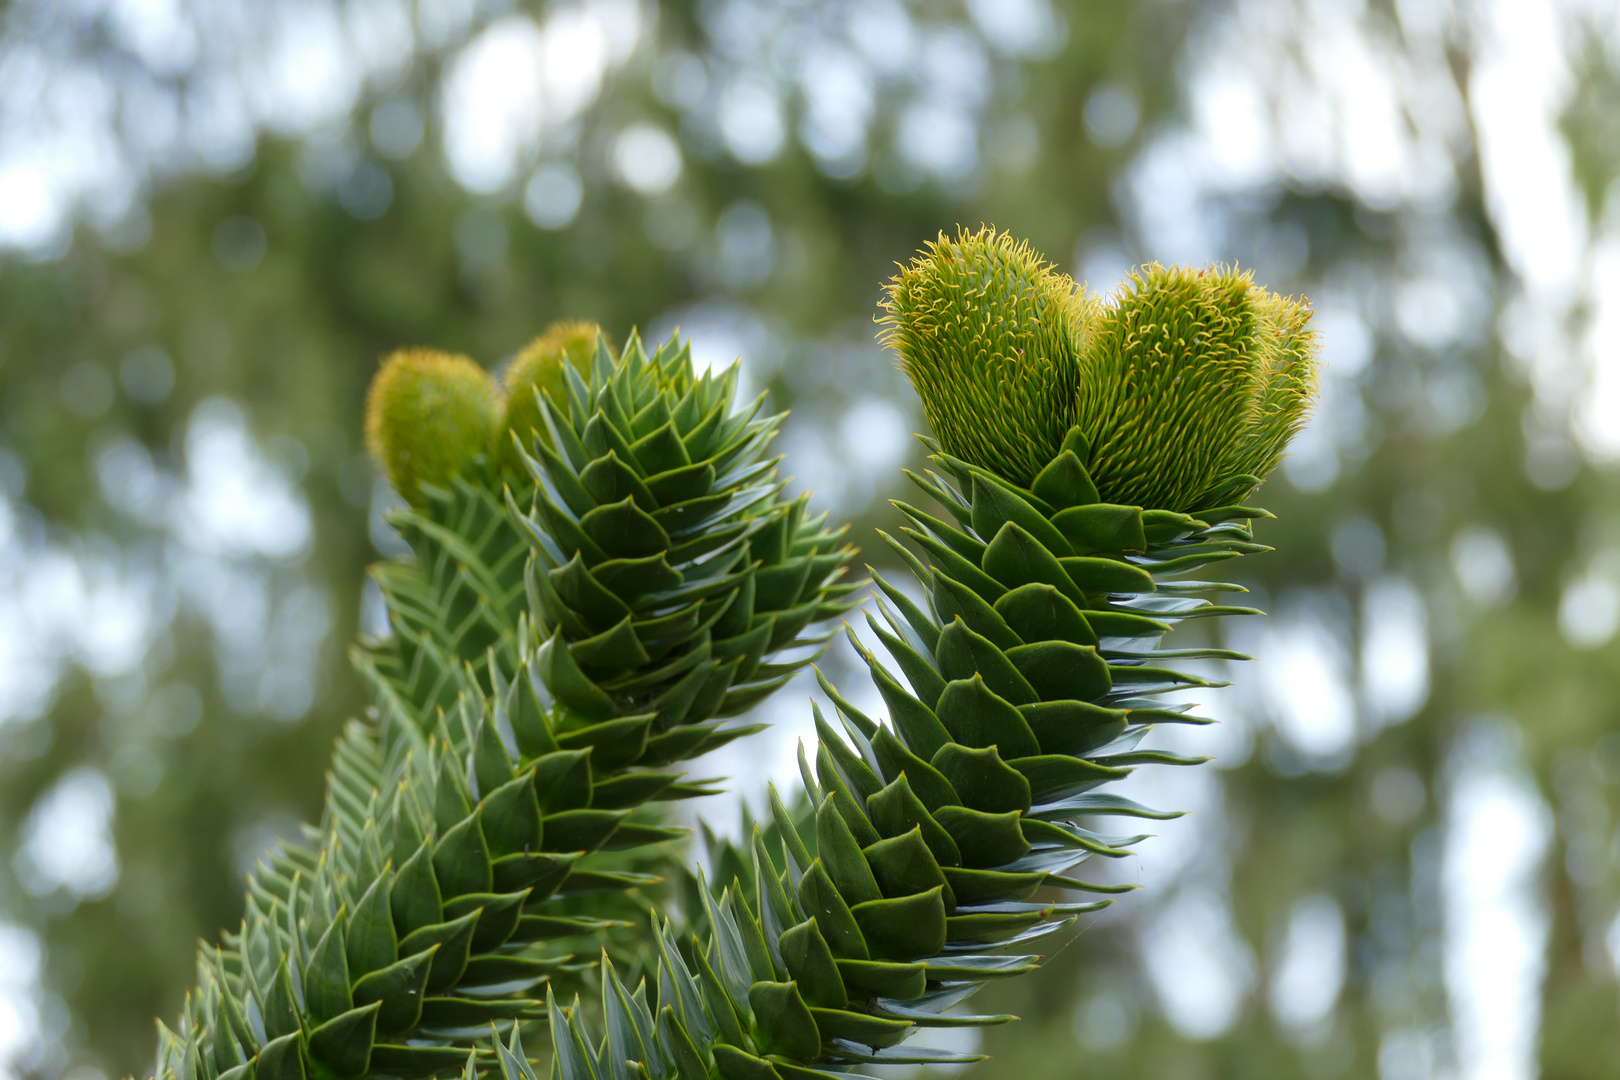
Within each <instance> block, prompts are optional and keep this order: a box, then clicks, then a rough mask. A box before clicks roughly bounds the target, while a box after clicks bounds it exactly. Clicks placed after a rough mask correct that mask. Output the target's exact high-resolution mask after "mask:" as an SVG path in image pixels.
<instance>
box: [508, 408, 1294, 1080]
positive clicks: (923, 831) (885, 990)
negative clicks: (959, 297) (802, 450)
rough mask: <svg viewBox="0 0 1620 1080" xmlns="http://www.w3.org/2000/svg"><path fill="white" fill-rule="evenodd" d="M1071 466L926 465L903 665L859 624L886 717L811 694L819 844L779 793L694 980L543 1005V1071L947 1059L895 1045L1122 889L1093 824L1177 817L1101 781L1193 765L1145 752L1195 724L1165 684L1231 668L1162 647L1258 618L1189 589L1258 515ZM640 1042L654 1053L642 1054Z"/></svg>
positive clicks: (787, 1074) (1107, 845) (587, 1075)
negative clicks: (1226, 619) (1190, 507)
mask: <svg viewBox="0 0 1620 1080" xmlns="http://www.w3.org/2000/svg"><path fill="white" fill-rule="evenodd" d="M935 449H936V450H937V447H935ZM1087 456H1088V454H1087V448H1086V446H1085V442H1084V439H1083V438H1082V437H1081V436H1080V433H1079V432H1078V431H1073V432H1071V433H1070V435H1069V437H1068V439H1066V441H1065V443H1064V444H1063V448H1062V450H1061V452H1060V453H1059V455H1058V456H1057V458H1056V459H1055V460H1054V461H1052V462H1051V463H1050V464H1049V465H1048V466H1047V467H1046V468H1045V469H1043V470H1042V471H1041V472H1040V474H1039V475H1038V476H1037V477H1036V479H1035V481H1034V483H1033V484H1032V486H1031V488H1029V489H1023V488H1018V487H1015V486H1013V485H1010V484H1008V483H1007V482H1006V481H1004V480H1001V479H1000V478H998V477H995V476H993V475H991V474H989V473H987V472H985V471H983V470H980V469H977V468H975V467H973V466H971V465H968V464H966V463H964V462H962V461H960V460H957V459H955V458H951V457H949V456H947V455H943V454H936V456H935V459H934V460H935V462H936V463H937V465H938V467H939V469H940V470H941V473H942V474H943V475H941V474H936V473H933V472H929V473H927V474H926V475H923V476H915V477H913V479H915V480H916V481H917V482H918V484H919V485H921V486H922V487H923V489H924V490H925V491H927V492H928V493H929V494H930V495H932V496H933V497H934V498H935V499H936V500H937V501H938V502H939V503H941V504H942V505H943V506H944V507H945V508H946V512H947V514H948V515H949V516H950V518H951V519H952V520H950V521H946V520H941V519H939V518H935V517H933V516H932V515H930V514H928V513H926V512H924V511H922V510H920V509H917V508H916V507H912V506H908V505H904V504H902V505H901V509H902V510H903V511H904V512H905V513H906V514H907V516H908V517H910V519H911V520H912V522H913V524H914V525H915V528H913V529H908V530H907V532H908V535H909V536H910V537H911V539H912V540H914V541H915V543H916V545H917V547H918V549H920V551H921V552H922V555H921V556H920V557H919V556H918V555H917V554H915V553H914V552H913V551H912V550H911V549H910V548H907V547H904V546H902V545H899V544H896V548H897V550H899V551H900V552H901V554H902V556H903V557H904V558H905V559H906V561H907V562H908V564H909V565H910V567H911V569H912V571H913V573H914V575H915V576H916V578H917V581H918V583H919V585H920V586H921V589H922V593H923V595H924V598H925V599H924V601H923V603H918V602H917V600H915V599H913V597H914V596H915V594H914V593H912V594H908V593H907V592H905V591H902V590H900V589H898V588H896V587H894V586H893V585H891V584H890V583H889V582H887V581H884V580H883V579H882V578H881V577H878V578H877V581H878V586H879V588H880V590H881V592H882V593H883V597H882V598H881V599H880V601H879V608H880V613H881V615H882V619H881V621H880V620H878V619H873V620H872V627H873V629H874V631H875V632H876V633H877V634H878V636H879V638H880V639H881V640H882V641H883V643H884V645H885V646H886V647H887V649H888V651H889V652H890V654H891V655H892V656H893V658H894V662H895V665H896V667H898V668H899V669H900V670H899V671H898V672H892V671H890V670H889V669H888V668H887V667H886V666H885V665H884V664H883V663H881V662H880V661H879V660H878V659H877V658H876V656H874V655H873V654H872V653H871V652H869V651H867V650H866V649H865V648H864V646H862V645H861V644H860V642H859V641H858V640H857V639H855V638H854V636H853V635H851V639H852V640H853V641H855V645H856V648H857V649H858V650H860V651H861V653H862V655H863V657H864V658H865V659H866V661H867V663H868V664H869V666H870V669H871V673H872V676H873V679H874V680H875V682H876V683H877V687H878V690H879V691H880V693H881V695H882V697H883V698H884V700H885V704H886V705H887V707H888V712H889V719H888V721H887V722H883V723H880V722H878V721H876V720H874V719H872V718H871V717H868V716H866V715H865V714H863V713H862V712H861V711H860V710H859V709H858V708H856V707H855V706H854V705H853V704H852V703H851V702H849V701H848V700H847V699H846V698H845V697H844V696H843V695H842V694H840V693H839V692H838V690H837V689H836V688H835V687H833V686H832V685H831V684H829V683H827V682H826V681H825V680H823V682H822V686H823V689H825V690H826V691H827V693H828V694H829V696H831V697H832V699H833V701H834V703H835V706H836V709H837V721H838V727H837V728H834V726H833V724H831V723H830V722H829V721H828V720H827V718H826V717H824V716H823V715H822V714H821V713H820V711H819V710H817V713H816V725H817V732H818V736H819V739H818V745H817V748H816V751H815V755H814V758H813V760H812V759H811V758H808V757H805V756H801V759H800V769H801V773H802V776H803V783H804V788H805V792H806V794H807V795H808V796H809V798H810V799H811V800H812V801H813V803H814V805H815V806H816V807H817V810H816V813H815V824H814V829H813V831H812V830H804V831H800V830H796V829H794V828H793V827H792V821H791V819H790V816H789V815H788V813H787V811H786V809H785V808H784V806H783V804H782V802H781V801H780V800H779V799H776V798H775V797H774V793H773V804H772V805H773V814H774V815H775V817H776V826H777V829H776V834H777V836H779V837H780V845H781V846H780V848H779V849H778V848H776V845H775V844H774V843H772V844H767V843H765V842H764V841H763V839H762V835H761V834H759V833H757V832H756V839H755V843H754V852H753V865H754V872H755V880H754V882H752V883H751V886H752V887H751V888H750V889H749V890H747V891H748V892H749V894H750V897H751V899H750V900H744V899H743V897H742V893H743V891H744V890H743V889H742V888H741V885H740V883H735V884H734V886H733V888H732V889H731V890H728V891H727V892H726V893H724V894H722V896H721V899H720V900H719V902H718V903H713V902H711V903H710V904H709V907H708V909H707V911H706V916H707V918H706V919H705V920H704V922H705V923H706V924H707V926H708V927H709V933H708V937H707V942H706V944H702V945H700V944H698V943H697V942H696V941H694V942H693V945H692V949H691V951H690V953H689V955H690V957H691V958H692V961H693V962H692V965H691V967H690V969H688V968H683V967H681V966H680V965H679V964H678V963H677V962H676V961H677V960H679V957H678V955H677V954H676V953H675V951H674V949H673V943H666V946H665V949H664V958H663V965H662V967H661V968H660V970H659V972H658V978H657V986H656V988H653V987H650V986H644V987H640V988H638V989H637V991H636V993H635V994H632V995H627V999H628V1001H629V1002H630V1005H629V1006H624V1005H622V1003H621V1005H620V1006H617V1007H616V1006H615V1005H614V1004H613V1003H614V1000H615V998H616V997H626V995H624V994H623V992H622V988H620V987H619V986H618V984H617V982H616V981H614V980H612V979H611V978H610V983H611V985H610V992H609V994H608V997H607V1001H606V1005H605V1008H604V1011H603V1013H602V1014H601V1017H602V1018H601V1020H600V1022H599V1023H600V1025H601V1026H599V1027H597V1026H594V1025H596V1024H597V1023H598V1021H596V1020H594V1019H593V1020H592V1021H591V1023H590V1024H587V1022H586V1019H585V1016H584V1014H583V1013H582V1012H581V1011H580V1010H579V1009H578V1008H577V1005H576V1007H575V1008H574V1009H572V1010H557V1011H556V1012H554V1013H553V1016H552V1024H553V1027H554V1032H555V1033H556V1037H557V1038H558V1039H559V1040H563V1039H564V1038H566V1040H567V1042H566V1044H564V1043H562V1042H560V1043H559V1045H566V1046H567V1047H572V1048H573V1049H571V1050H567V1051H565V1052H560V1053H559V1054H558V1057H557V1065H556V1068H555V1070H554V1075H555V1076H559V1077H560V1078H561V1080H620V1078H629V1077H632V1076H641V1075H646V1076H649V1077H654V1078H659V1080H663V1078H670V1077H679V1078H680V1080H696V1078H697V1077H700V1076H702V1077H706V1076H718V1077H722V1078H724V1080H768V1078H770V1077H781V1078H784V1080H789V1078H794V1077H804V1076H810V1075H817V1074H820V1075H827V1071H828V1070H832V1071H834V1072H840V1071H843V1070H846V1069H848V1068H850V1067H852V1066H855V1065H859V1064H867V1063H884V1062H890V1063H898V1062H920V1061H939V1062H945V1061H954V1060H959V1059H958V1057H957V1056H956V1055H953V1054H951V1053H949V1052H945V1051H935V1050H930V1049H927V1048H926V1047H921V1046H912V1045H910V1044H909V1043H907V1042H906V1040H907V1039H908V1038H909V1036H910V1035H911V1034H913V1032H914V1031H915V1029H917V1028H919V1027H930V1026H942V1025H964V1024H966V1025H971V1024H989V1023H998V1022H1001V1021H1004V1020H1007V1019H1010V1017H1005V1016H968V1015H959V1014H958V1013H957V1012H956V1011H955V1007H956V1006H958V1005H960V1004H961V1003H962V1002H963V1001H964V1000H965V999H966V998H968V997H969V996H970V995H972V994H973V993H974V992H975V991H976V990H977V989H979V988H980V987H981V986H983V985H984V984H985V982H986V981H988V980H991V979H997V978H1005V977H1009V976H1012V975H1017V974H1020V973H1022V972H1026V971H1029V970H1031V969H1032V968H1033V967H1034V966H1036V964H1037V963H1038V962H1039V957H1038V956H1037V955H1035V954H1034V953H1033V952H1032V951H1031V949H1032V948H1033V947H1034V946H1036V944H1037V943H1038V942H1039V941H1040V940H1041V939H1043V938H1045V937H1047V936H1048V935H1050V934H1052V933H1054V932H1056V931H1058V930H1060V929H1062V928H1063V927H1064V926H1066V925H1067V924H1068V923H1069V922H1070V921H1071V920H1072V919H1073V918H1074V917H1075V916H1076V915H1077V914H1078V913H1080V912H1085V911H1090V910H1095V909H1096V908H1099V907H1101V906H1103V905H1105V904H1107V903H1109V902H1110V901H1109V900H1108V899H1106V897H1105V898H1103V899H1093V898H1091V897H1088V896H1087V895H1086V894H1107V893H1114V892H1121V891H1125V888H1128V887H1124V888H1122V887H1120V886H1115V885H1100V884H1094V883H1088V882H1086V881H1084V880H1082V879H1080V878H1078V877H1074V876H1071V875H1072V874H1073V873H1074V872H1075V871H1076V869H1077V868H1078V867H1080V866H1081V865H1082V864H1084V863H1086V862H1087V861H1089V860H1091V859H1095V858H1099V857H1102V858H1111V857H1119V856H1122V855H1125V854H1127V853H1128V852H1129V850H1130V847H1131V845H1133V844H1135V843H1136V842H1138V841H1139V840H1141V839H1144V837H1142V836H1139V835H1111V834H1107V833H1103V832H1098V831H1096V830H1095V827H1094V823H1095V821H1096V819H1099V818H1101V819H1110V818H1113V819H1117V818H1126V819H1130V818H1148V819H1154V818H1168V817H1174V816H1176V815H1175V814H1174V813H1166V812H1161V811H1157V810H1153V809H1151V808H1148V807H1145V806H1141V805H1139V804H1137V803H1135V802H1132V801H1131V800H1128V799H1125V798H1123V797H1120V796H1118V795H1114V794H1112V793H1109V792H1108V791H1106V785H1108V784H1109V783H1110V782H1112V781H1115V780H1118V779H1121V778H1123V777H1124V776H1126V775H1128V774H1129V773H1130V772H1131V770H1132V769H1133V767H1134V766H1136V765H1138V764H1143V763H1165V764H1192V763H1194V762H1195V761H1196V760H1197V759H1189V758H1181V757H1177V756H1174V755H1171V754H1167V753H1164V752H1161V751H1153V750H1141V749H1139V748H1138V744H1139V743H1140V741H1141V739H1142V737H1143V736H1144V735H1145V734H1146V732H1147V731H1148V730H1149V729H1150V728H1151V727H1152V726H1153V725H1154V724H1156V723H1163V722H1182V723H1189V722H1190V723H1200V722H1202V721H1201V720H1199V719H1198V718H1196V717H1192V716H1190V715H1188V714H1187V712H1186V711H1184V707H1182V706H1175V707H1165V706H1163V705H1162V704H1160V702H1159V701H1158V698H1157V695H1160V694H1162V693H1164V692H1166V691H1170V690H1176V689H1182V688H1186V687H1196V686H1212V685H1218V684H1213V683H1210V682H1208V681H1206V680H1204V679H1202V678H1200V677H1198V676H1195V675H1192V674H1188V673H1185V672H1183V671H1180V670H1178V669H1177V665H1179V664H1181V662H1182V661H1186V660H1195V659H1197V660H1205V659H1235V658H1239V657H1238V654H1235V653H1232V652H1229V651H1226V650H1222V649H1214V648H1193V649H1181V650H1168V649H1164V648H1162V647H1161V639H1162V638H1163V636H1164V634H1165V633H1166V632H1167V631H1168V630H1169V629H1170V628H1171V627H1172V626H1174V625H1175V624H1176V623H1178V622H1180V621H1182V620H1185V619H1190V618H1198V617H1207V616H1211V615H1221V614H1242V613H1248V612H1250V611H1251V609H1247V608H1237V607H1223V606H1217V605H1215V604H1213V603H1211V602H1210V601H1209V600H1208V599H1205V598H1204V597H1203V596H1202V595H1200V594H1203V593H1208V592H1219V591H1222V590H1235V589H1236V587H1235V586H1231V585H1222V584H1219V583H1214V582H1204V581H1190V580H1186V579H1184V578H1183V577H1182V576H1181V575H1184V574H1187V573H1189V572H1192V571H1194V570H1197V569H1199V568H1201V567H1204V566H1208V565H1210V564H1213V563H1217V562H1221V561H1225V560H1227V559H1231V558H1235V557H1237V556H1239V555H1242V554H1244V553H1247V552H1253V551H1258V550H1263V549H1262V548H1261V547H1260V546H1259V545H1256V544H1254V543H1253V542H1252V536H1251V534H1250V532H1249V530H1248V528H1247V526H1246V524H1244V522H1245V521H1246V520H1247V519H1250V518H1253V517H1257V516H1265V512H1264V511H1262V510H1256V509H1252V508H1246V507H1241V506H1230V507H1221V508H1213V509H1210V510H1207V511H1203V512H1201V513H1200V515H1199V516H1197V517H1193V516H1191V515H1186V514H1176V513H1167V512H1163V511H1154V510H1143V509H1141V508H1139V507H1125V506H1112V505H1108V504H1103V503H1100V502H1098V501H1097V494H1096V489H1095V487H1094V486H1093V485H1092V484H1091V481H1090V478H1089V476H1088V475H1087V473H1086V470H1085V465H1084V461H1085V459H1086V457H1087ZM704 895H705V897H707V893H705V894H704ZM666 934H667V931H666ZM655 990H656V992H655ZM558 1025H563V1027H561V1028H559V1027H558ZM643 1030H653V1031H655V1032H656V1033H657V1037H656V1039H654V1040H653V1041H650V1042H649V1041H647V1040H646V1039H643V1040H642V1042H641V1043H640V1044H636V1043H635V1042H634V1040H633V1039H632V1038H631V1036H632V1035H634V1034H635V1033H636V1032H639V1031H643ZM592 1031H599V1032H601V1034H600V1035H599V1036H593V1035H592V1034H591V1032H592ZM666 1032H667V1033H668V1034H667V1035H666ZM919 1041H920V1042H926V1041H927V1040H926V1038H924V1039H920V1040H919ZM625 1046H631V1047H636V1048H637V1050H636V1052H642V1053H644V1054H645V1055H646V1056H645V1057H643V1058H635V1057H634V1054H633V1053H632V1052H630V1051H625V1050H622V1049H615V1047H621V1048H622V1047H625ZM627 1055H628V1057H627ZM632 1059H633V1060H634V1061H636V1062H638V1063H639V1064H637V1065H634V1066H632V1065H628V1064H626V1062H627V1061H628V1060H632ZM505 1060H506V1058H504V1057H503V1061H505ZM507 1080H517V1077H516V1076H514V1075H513V1074H512V1073H511V1072H510V1071H509V1072H508V1073H507Z"/></svg>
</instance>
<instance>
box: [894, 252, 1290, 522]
mask: <svg viewBox="0 0 1620 1080" xmlns="http://www.w3.org/2000/svg"><path fill="white" fill-rule="evenodd" d="M884 310H885V311H886V312H887V315H886V317H885V318H884V319H883V324H884V327H885V329H884V334H883V340H884V343H885V344H887V345H889V346H891V347H893V348H895V349H896V350H898V352H899V353H900V361H901V367H902V368H903V369H904V370H905V372H906V374H907V376H909V377H910V379H911V383H912V385H913V386H914V387H915V388H916V390H917V395H918V397H920V398H921V399H922V403H923V412H924V413H925V414H926V415H927V417H928V422H929V424H930V426H932V428H933V431H934V436H935V438H936V439H937V440H938V441H939V444H940V448H941V449H943V450H944V451H945V452H946V453H948V454H951V455H953V456H955V457H959V458H962V459H964V460H966V461H968V462H971V463H972V464H975V465H978V466H980V467H982V468H985V469H989V470H990V471H991V472H994V473H996V474H997V475H999V476H1002V477H1005V478H1006V479H1008V480H1010V481H1012V482H1013V483H1016V484H1019V485H1020V486H1025V487H1027V486H1028V485H1029V484H1030V482H1031V480H1032V479H1033V478H1034V476H1035V474H1036V473H1037V472H1038V471H1039V469H1040V468H1041V467H1042V466H1044V464H1045V463H1046V462H1048V461H1050V460H1051V459H1052V458H1053V457H1054V456H1055V455H1056V454H1057V452H1058V450H1059V448H1060V447H1061V445H1062V443H1063V439H1064V436H1065V435H1066V434H1067V432H1068V431H1069V429H1070V427H1071V426H1076V425H1077V426H1078V427H1079V428H1080V431H1081V433H1082V434H1084V435H1085V437H1086V440H1087V442H1088V444H1089V447H1090V456H1089V458H1088V460H1087V461H1086V462H1085V465H1086V467H1087V469H1088V471H1089V472H1090V474H1091V477H1092V479H1093V480H1094V481H1095V482H1096V485H1097V490H1098V493H1099V495H1100V497H1101V499H1102V500H1103V501H1104V502H1110V503H1122V504H1125V505H1131V506H1142V507H1151V508H1157V509H1168V510H1176V511H1189V510H1198V509H1204V508H1209V507H1212V506H1215V505H1218V504H1220V503H1222V502H1228V501H1232V500H1235V499H1239V498H1242V497H1243V496H1245V495H1246V494H1247V493H1248V492H1249V491H1250V490H1251V489H1252V488H1253V487H1254V486H1255V485H1256V484H1258V483H1259V482H1260V481H1261V480H1263V479H1264V478H1265V476H1266V474H1267V473H1269V472H1270V471H1271V470H1272V469H1274V468H1275V467H1276V465H1277V462H1278V461H1279V460H1280V459H1281V457H1282V453H1283V450H1284V449H1285V448H1286V447H1287V444H1288V441H1289V439H1291V438H1292V437H1293V436H1294V435H1295V434H1296V433H1297V432H1298V430H1299V428H1300V427H1301V426H1302V425H1303V424H1304V421H1305V416H1306V413H1307V412H1308V410H1309V408H1310V405H1311V402H1312V400H1313V399H1314V397H1315V394H1316V377H1317V369H1316V360H1315V350H1316V341H1315V333H1314V332H1313V331H1312V330H1311V329H1310V325H1309V324H1310V315H1311V312H1310V308H1309V307H1308V306H1307V305H1306V304H1305V303H1304V302H1303V301H1300V300H1295V299H1292V298H1283V297H1279V296H1277V295H1275V294H1273V293H1271V292H1268V291H1267V290H1265V289H1263V288H1261V287H1260V286H1258V285H1256V284H1254V282H1253V280H1252V279H1251V277H1250V275H1248V274H1240V273H1238V272H1237V271H1236V270H1235V269H1227V268H1218V267H1217V268H1210V269H1205V270H1188V269H1182V268H1179V267H1169V268H1166V267H1164V266H1160V265H1158V264H1154V265H1151V266H1148V267H1145V268H1143V269H1142V270H1141V271H1140V272H1138V273H1135V274H1132V275H1131V276H1130V278H1129V279H1127V281H1126V282H1125V283H1124V284H1123V285H1122V286H1121V287H1120V289H1119V291H1118V293H1117V294H1116V295H1115V296H1113V297H1111V298H1109V300H1107V301H1101V302H1099V301H1098V300H1096V299H1094V298H1092V297H1089V296H1086V295H1085V294H1084V293H1083V292H1082V291H1081V290H1080V289H1079V288H1078V287H1076V285H1075V283H1074V281H1073V280H1072V279H1071V278H1069V277H1068V276H1067V275H1065V274H1060V273H1058V272H1056V271H1055V270H1054V269H1053V268H1052V267H1051V265H1050V264H1049V263H1046V262H1045V261H1043V260H1042V259H1041V258H1040V256H1039V255H1037V254H1036V253H1034V252H1032V251H1031V250H1030V249H1029V246H1028V245H1027V244H1023V243H1019V242H1015V241H1014V240H1013V239H1012V237H1010V236H1009V235H1008V234H1006V233H997V232H995V231H993V230H990V229H980V230H979V231H978V232H976V233H966V232H958V234H957V236H956V238H955V239H948V238H946V237H945V236H944V234H941V235H940V238H939V240H938V241H937V242H935V243H933V244H930V245H929V246H928V249H927V251H926V252H925V253H924V254H923V255H922V256H920V257H919V258H917V259H916V260H914V261H913V262H912V263H911V265H910V266H907V267H905V268H904V269H902V271H901V273H900V274H899V275H898V276H897V277H896V278H894V280H893V281H892V282H891V283H890V285H889V289H888V294H887V296H886V297H885V300H884Z"/></svg>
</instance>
